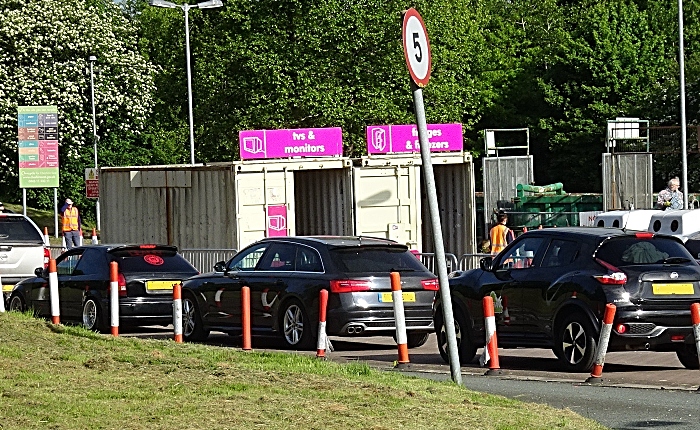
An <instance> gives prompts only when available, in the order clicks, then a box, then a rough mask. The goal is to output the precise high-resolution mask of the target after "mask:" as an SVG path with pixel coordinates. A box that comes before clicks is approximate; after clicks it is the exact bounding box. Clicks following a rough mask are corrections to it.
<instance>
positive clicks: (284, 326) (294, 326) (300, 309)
mask: <svg viewBox="0 0 700 430" xmlns="http://www.w3.org/2000/svg"><path fill="white" fill-rule="evenodd" d="M281 309H283V311H282V313H281V314H280V329H281V335H282V340H283V341H284V343H285V345H286V346H287V347H289V348H293V349H299V350H310V349H314V347H315V346H314V340H315V338H316V334H315V333H314V329H313V325H312V324H311V320H310V319H309V316H308V313H307V312H306V309H304V306H303V305H302V304H301V302H299V301H298V300H290V301H288V302H286V303H285V305H284V307H283V308H281Z"/></svg>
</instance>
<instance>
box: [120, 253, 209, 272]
mask: <svg viewBox="0 0 700 430" xmlns="http://www.w3.org/2000/svg"><path fill="white" fill-rule="evenodd" d="M111 254H112V256H113V257H115V259H116V260H117V261H118V262H119V268H120V269H121V271H123V272H157V273H161V272H168V273H180V272H185V273H187V272H194V273H196V272H197V269H195V268H194V267H193V266H192V265H191V264H190V263H189V262H188V261H187V260H185V259H184V258H183V257H182V256H181V255H179V254H178V253H177V252H175V251H172V250H170V249H129V250H125V251H117V252H112V253H111Z"/></svg>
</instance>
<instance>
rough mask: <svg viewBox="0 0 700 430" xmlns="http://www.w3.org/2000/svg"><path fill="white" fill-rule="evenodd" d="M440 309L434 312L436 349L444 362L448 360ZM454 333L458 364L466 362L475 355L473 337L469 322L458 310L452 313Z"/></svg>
mask: <svg viewBox="0 0 700 430" xmlns="http://www.w3.org/2000/svg"><path fill="white" fill-rule="evenodd" d="M443 318H444V317H443V316H442V309H438V311H437V313H436V314H435V334H437V340H438V350H439V351H440V357H442V359H443V360H444V361H445V363H449V362H450V357H449V354H448V347H447V330H446V328H445V323H444V319H443ZM454 323H455V335H456V337H457V353H458V354H459V362H460V364H468V363H471V361H472V360H473V359H474V356H475V355H476V346H474V337H473V333H472V328H471V324H469V323H468V322H467V318H466V317H465V316H464V314H462V312H460V311H455V313H454Z"/></svg>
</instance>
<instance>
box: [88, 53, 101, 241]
mask: <svg viewBox="0 0 700 430" xmlns="http://www.w3.org/2000/svg"><path fill="white" fill-rule="evenodd" d="M95 61H97V57H95V56H94V55H91V56H90V100H91V101H92V144H93V146H94V148H95V171H97V123H96V122H95V77H94V76H95V75H94V74H93V72H92V66H93V64H95ZM95 210H96V212H97V230H100V198H99V197H98V198H97V200H95Z"/></svg>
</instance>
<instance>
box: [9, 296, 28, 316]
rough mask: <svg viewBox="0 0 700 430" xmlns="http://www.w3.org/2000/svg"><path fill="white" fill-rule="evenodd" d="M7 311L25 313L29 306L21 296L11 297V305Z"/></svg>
mask: <svg viewBox="0 0 700 430" xmlns="http://www.w3.org/2000/svg"><path fill="white" fill-rule="evenodd" d="M7 310H9V311H14V312H24V311H26V310H27V304H26V303H25V302H24V299H23V298H22V296H20V295H19V294H15V295H13V296H12V297H10V303H9V305H8V306H7Z"/></svg>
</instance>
